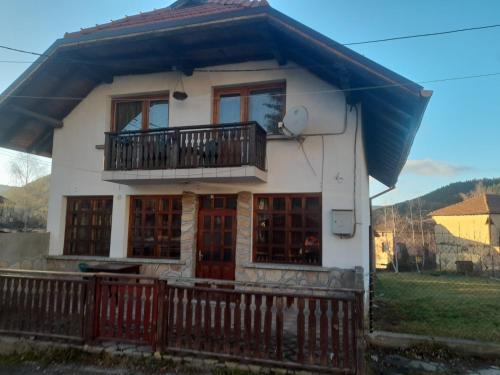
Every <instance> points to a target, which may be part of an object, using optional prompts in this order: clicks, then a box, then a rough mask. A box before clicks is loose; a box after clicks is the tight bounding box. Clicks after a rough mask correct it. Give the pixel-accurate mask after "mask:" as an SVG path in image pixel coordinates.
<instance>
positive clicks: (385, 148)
mask: <svg viewBox="0 0 500 375" xmlns="http://www.w3.org/2000/svg"><path fill="white" fill-rule="evenodd" d="M202 8H203V9H202ZM219 8H220V9H219ZM157 12H163V14H164V15H170V16H169V17H167V16H165V17H163V18H162V17H161V16H159V14H160V13H154V12H150V13H153V14H149V15H148V14H144V15H139V16H134V17H138V18H134V17H128V18H125V19H123V20H118V21H116V22H115V23H114V24H113V23H110V24H107V25H101V26H100V27H99V26H98V27H96V28H92V29H86V30H83V31H81V32H77V33H71V34H67V36H66V37H65V38H62V39H59V40H57V41H56V42H55V43H54V44H53V45H52V46H51V47H50V48H49V49H48V50H47V51H46V52H45V53H44V54H43V56H41V57H40V58H39V59H38V60H37V62H36V63H35V64H33V66H32V67H30V68H29V69H28V70H27V71H26V72H25V73H24V74H23V75H22V76H21V77H20V78H19V79H18V80H16V81H15V82H14V83H13V84H12V85H11V86H10V87H9V88H8V89H7V90H6V91H5V92H4V93H3V94H2V96H1V97H0V123H1V124H2V125H1V127H0V146H2V147H7V148H11V149H15V150H20V151H27V152H32V153H36V154H40V155H46V156H50V155H51V153H52V134H53V131H54V128H57V127H59V126H61V121H62V119H64V118H65V117H66V116H67V115H68V114H69V113H70V112H71V111H72V110H73V109H74V108H75V106H76V105H77V104H78V103H79V102H80V101H81V100H82V99H83V98H85V97H86V96H87V95H88V94H89V93H90V92H91V91H92V90H93V89H94V88H95V87H96V86H97V85H99V84H101V83H109V82H111V81H112V80H113V77H115V76H121V75H134V74H147V73H154V72H161V71H173V70H177V71H181V72H183V73H184V74H185V75H191V74H192V72H193V71H194V70H195V69H203V68H206V67H211V66H216V65H222V64H229V63H238V62H246V61H256V60H268V59H274V60H276V61H277V62H278V64H279V65H284V64H286V63H287V61H289V60H290V61H293V62H296V63H297V64H299V65H301V66H303V67H305V68H307V69H308V70H310V71H311V72H312V73H314V74H315V75H317V76H319V77H320V78H321V79H323V80H325V81H327V82H329V83H331V84H333V85H335V86H336V87H338V88H339V90H343V91H344V93H345V94H346V97H347V99H348V101H349V102H350V103H351V104H354V103H361V104H362V111H363V114H362V117H363V131H364V135H365V139H366V142H365V149H366V155H367V163H368V171H369V174H370V175H371V176H373V177H374V178H376V179H378V180H380V181H381V182H383V183H385V184H386V185H394V184H395V182H396V181H397V178H398V175H399V173H400V171H401V169H402V167H403V165H404V163H405V161H406V159H407V156H408V153H409V150H410V147H411V144H412V142H413V139H414V136H415V134H416V131H417V130H418V127H419V125H420V121H421V119H422V116H423V113H424V111H425V107H426V105H427V102H428V101H429V98H430V93H429V92H426V91H423V88H422V87H421V86H419V85H417V84H415V83H413V82H411V81H409V80H407V79H405V78H404V77H401V76H399V75H398V74H396V73H394V72H392V71H390V70H388V69H386V68H384V67H382V66H380V65H378V64H376V63H374V62H373V61H371V60H369V59H367V58H365V57H363V56H361V55H359V54H357V53H356V52H354V51H352V50H350V49H348V48H346V47H344V46H342V45H341V44H339V43H336V42H334V41H333V40H331V39H329V38H327V37H325V36H323V35H321V34H319V33H317V32H315V31H314V30H311V29H310V28H308V27H306V26H304V25H302V24H300V23H299V22H296V21H294V20H292V19H291V18H289V17H287V16H286V15H284V14H282V13H280V12H278V11H276V10H275V9H273V8H271V7H270V6H268V5H267V3H266V2H264V1H243V0H242V1H226V0H206V1H178V2H176V3H174V4H173V6H172V7H170V8H166V9H164V10H160V11H157ZM172 14H176V15H177V17H172ZM180 15H182V16H180ZM156 16H158V19H155V20H154V22H153V21H152V18H154V17H156ZM148 19H149V20H148ZM141 20H142V21H144V20H146V21H145V22H142V21H141ZM115 26H116V27H115ZM279 68H280V67H279V66H278V67H276V69H279ZM366 87H371V89H366Z"/></svg>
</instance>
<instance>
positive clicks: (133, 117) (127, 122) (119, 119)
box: [115, 101, 142, 132]
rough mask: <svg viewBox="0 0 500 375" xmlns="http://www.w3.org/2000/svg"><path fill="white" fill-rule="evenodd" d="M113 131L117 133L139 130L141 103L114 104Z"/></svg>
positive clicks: (140, 125)
mask: <svg viewBox="0 0 500 375" xmlns="http://www.w3.org/2000/svg"><path fill="white" fill-rule="evenodd" d="M115 108H116V112H115V129H116V131H117V132H123V131H131V130H139V129H141V127H142V102H141V101H127V102H122V103H116V107H115Z"/></svg>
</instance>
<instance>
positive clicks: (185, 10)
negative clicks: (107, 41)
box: [64, 0, 269, 37]
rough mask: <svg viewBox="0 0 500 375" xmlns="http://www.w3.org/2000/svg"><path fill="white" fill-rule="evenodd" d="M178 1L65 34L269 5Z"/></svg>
mask: <svg viewBox="0 0 500 375" xmlns="http://www.w3.org/2000/svg"><path fill="white" fill-rule="evenodd" d="M177 3H179V2H176V3H174V4H173V5H171V6H169V7H166V8H161V9H155V10H153V11H150V12H145V13H140V14H137V15H133V16H125V17H124V18H120V19H118V20H115V21H111V22H108V23H104V24H102V25H96V26H94V27H89V28H85V29H81V30H80V31H76V32H70V33H66V34H65V35H64V36H65V37H75V36H81V35H87V34H92V33H95V32H98V31H103V30H111V29H118V28H125V27H131V26H139V25H145V24H151V23H155V22H161V21H168V20H177V19H185V18H191V17H199V16H206V15H210V14H216V13H222V12H230V11H235V10H240V9H245V8H254V7H262V6H269V4H268V3H267V0H198V1H196V0H195V1H184V2H182V4H180V5H178V6H176V4H177Z"/></svg>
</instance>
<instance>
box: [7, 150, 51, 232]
mask: <svg viewBox="0 0 500 375" xmlns="http://www.w3.org/2000/svg"><path fill="white" fill-rule="evenodd" d="M48 173H49V170H48V168H47V166H46V165H44V164H43V163H42V162H41V161H39V160H38V159H37V158H35V157H33V156H32V155H30V154H25V155H22V156H19V157H18V158H16V159H14V160H12V161H11V162H10V178H11V180H12V181H13V183H14V184H15V185H16V186H21V187H26V186H27V185H28V184H29V183H30V182H33V181H34V180H36V179H37V178H39V177H42V176H45V175H47V174H48ZM16 203H17V204H16V206H17V207H16V208H17V210H19V211H21V212H22V216H23V222H24V230H27V228H28V220H29V218H30V216H31V209H30V204H29V193H28V192H27V191H25V192H24V194H23V197H22V199H21V200H20V201H19V202H16Z"/></svg>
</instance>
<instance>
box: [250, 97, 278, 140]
mask: <svg viewBox="0 0 500 375" xmlns="http://www.w3.org/2000/svg"><path fill="white" fill-rule="evenodd" d="M284 104H285V91H284V89H272V90H259V91H253V92H252V93H251V94H250V99H249V107H250V108H249V119H248V120H249V121H257V122H258V123H259V124H260V125H261V126H262V127H263V128H264V129H267V132H268V133H274V134H275V133H278V122H280V121H281V120H282V119H283V114H284Z"/></svg>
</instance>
